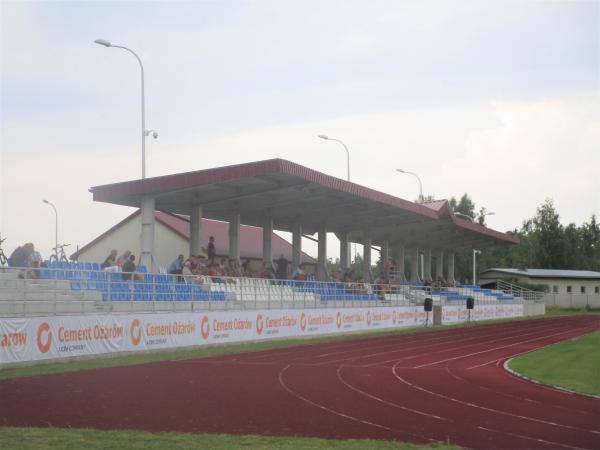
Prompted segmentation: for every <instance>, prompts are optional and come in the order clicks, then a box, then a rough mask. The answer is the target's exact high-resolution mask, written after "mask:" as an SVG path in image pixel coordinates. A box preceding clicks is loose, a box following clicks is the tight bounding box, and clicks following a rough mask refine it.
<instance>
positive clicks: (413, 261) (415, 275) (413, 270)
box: [409, 248, 419, 283]
mask: <svg viewBox="0 0 600 450" xmlns="http://www.w3.org/2000/svg"><path fill="white" fill-rule="evenodd" d="M409 281H410V282H411V283H418V282H419V249H418V248H412V249H411V250H410V280H409Z"/></svg>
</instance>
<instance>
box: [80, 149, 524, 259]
mask: <svg viewBox="0 0 600 450" xmlns="http://www.w3.org/2000/svg"><path fill="white" fill-rule="evenodd" d="M90 191H91V192H92V194H93V199H94V201H99V202H106V203H113V204H118V205H125V206H132V207H136V208H139V207H140V205H141V201H142V198H144V197H147V196H153V197H154V198H155V202H156V209H157V210H163V211H168V212H171V213H175V214H182V215H190V214H191V211H192V207H193V206H194V205H199V206H201V207H202V212H203V216H204V217H205V218H209V219H216V220H223V221H228V220H229V219H230V217H231V214H232V213H233V212H234V211H237V212H239V213H240V215H241V222H242V223H244V224H247V225H253V226H258V227H261V226H262V225H263V223H264V220H265V218H266V217H268V216H271V217H272V218H273V223H274V228H275V229H277V230H281V231H292V228H293V225H294V224H295V223H298V222H300V223H301V224H302V229H303V233H305V234H314V233H315V232H317V231H318V230H319V229H321V227H323V226H325V227H326V229H327V231H330V232H336V233H340V232H346V231H347V232H349V233H350V240H351V241H353V242H363V241H364V240H365V237H366V236H367V235H368V234H369V235H370V236H371V238H372V242H373V245H382V244H383V243H385V242H386V241H387V242H390V243H398V244H402V245H405V246H406V247H419V248H436V249H444V250H453V251H461V250H467V249H471V248H483V247H489V246H494V245H505V244H515V243H518V239H517V238H516V237H515V236H512V235H509V234H505V233H501V232H498V231H495V230H492V229H490V228H486V227H483V226H480V225H478V224H475V223H472V222H470V221H468V220H464V219H460V218H457V217H456V216H455V215H454V214H453V212H452V210H451V209H450V207H449V205H448V202H447V201H441V202H442V203H440V201H437V202H435V204H434V205H430V206H427V205H421V204H417V203H413V202H410V201H408V200H404V199H401V198H398V197H394V196H391V195H389V194H385V193H383V192H379V191H375V190H373V189H369V188H366V187H364V186H361V185H358V184H356V183H351V182H348V181H345V180H342V179H339V178H336V177H332V176H329V175H325V174H323V173H321V172H317V171H315V170H312V169H309V168H307V167H304V166H301V165H299V164H295V163H293V162H290V161H286V160H282V159H271V160H266V161H258V162H252V163H247V164H238V165H233V166H226V167H218V168H213V169H207V170H199V171H195V172H187V173H179V174H174V175H166V176H161V177H155V178H146V179H144V180H134V181H126V182H122V183H115V184H109V185H104V186H95V187H92V188H91V189H90Z"/></svg>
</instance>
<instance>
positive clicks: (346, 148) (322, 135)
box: [318, 134, 350, 181]
mask: <svg viewBox="0 0 600 450" xmlns="http://www.w3.org/2000/svg"><path fill="white" fill-rule="evenodd" d="M318 137H319V138H321V139H325V140H326V141H336V142H339V143H340V144H342V145H343V146H344V149H345V150H346V162H347V166H348V181H350V152H349V151H348V147H346V144H344V143H343V142H342V141H340V140H339V139H335V138H331V137H329V136H327V135H326V134H320V135H319V136H318Z"/></svg>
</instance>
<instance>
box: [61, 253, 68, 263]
mask: <svg viewBox="0 0 600 450" xmlns="http://www.w3.org/2000/svg"><path fill="white" fill-rule="evenodd" d="M60 262H66V263H68V262H69V260H68V259H67V257H66V256H65V255H60Z"/></svg>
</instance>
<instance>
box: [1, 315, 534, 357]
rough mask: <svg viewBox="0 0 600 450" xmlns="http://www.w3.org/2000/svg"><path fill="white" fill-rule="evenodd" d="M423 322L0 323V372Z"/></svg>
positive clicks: (319, 318)
mask: <svg viewBox="0 0 600 450" xmlns="http://www.w3.org/2000/svg"><path fill="white" fill-rule="evenodd" d="M522 314H523V306H522V305H483V306H476V307H475V309H474V310H473V311H472V315H471V320H483V319H488V318H496V317H515V316H520V315H522ZM425 319H426V314H425V312H424V311H423V308H422V307H417V306H398V307H381V308H339V309H333V308H332V309H290V310H286V309H281V310H257V311H215V312H197V313H161V314H123V315H90V316H52V317H30V318H4V319H0V365H2V364H6V363H15V362H26V361H39V360H49V359H58V358H69V357H75V356H84V355H100V354H106V353H116V352H124V351H125V352H135V351H140V350H154V349H169V348H178V347H189V346H201V345H210V344H220V343H231V342H243V341H255V340H263V339H276V338H287V337H299V336H317V335H323V334H336V333H345V332H351V331H365V330H376V329H382V330H383V329H393V328H401V327H410V326H418V325H422V324H423V323H424V322H425ZM430 320H431V318H430ZM465 320H467V315H466V308H464V306H446V307H444V308H443V310H442V321H443V323H445V324H447V323H456V322H460V321H465Z"/></svg>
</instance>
